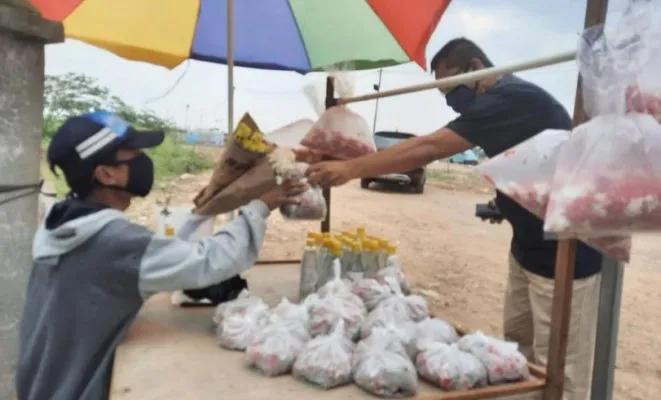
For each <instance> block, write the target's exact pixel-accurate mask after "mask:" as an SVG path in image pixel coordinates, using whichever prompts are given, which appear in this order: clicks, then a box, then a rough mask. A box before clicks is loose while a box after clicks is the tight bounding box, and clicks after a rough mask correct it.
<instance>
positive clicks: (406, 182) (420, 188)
mask: <svg viewBox="0 0 661 400" xmlns="http://www.w3.org/2000/svg"><path fill="white" fill-rule="evenodd" d="M412 137H415V135H412V134H410V133H404V132H388V131H381V132H376V133H375V134H374V143H375V144H376V149H377V150H378V151H381V150H385V149H387V148H389V147H392V146H394V145H396V144H399V143H401V142H403V141H404V140H407V139H410V138H412ZM426 181H427V172H426V169H425V167H422V168H416V169H414V170H413V171H407V172H400V173H395V174H387V175H381V176H376V177H372V178H363V179H361V180H360V187H362V188H363V189H367V188H369V186H370V183H372V182H377V183H385V184H396V185H400V186H403V187H409V188H411V190H412V191H413V192H414V193H422V192H424V190H425V182H426Z"/></svg>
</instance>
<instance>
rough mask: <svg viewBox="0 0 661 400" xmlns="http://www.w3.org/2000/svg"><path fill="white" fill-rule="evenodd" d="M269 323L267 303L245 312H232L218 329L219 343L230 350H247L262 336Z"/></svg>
mask: <svg viewBox="0 0 661 400" xmlns="http://www.w3.org/2000/svg"><path fill="white" fill-rule="evenodd" d="M267 323H268V307H267V306H266V304H257V305H255V306H253V307H251V308H248V309H247V310H246V312H245V313H243V314H238V313H237V314H230V315H229V316H228V317H227V318H224V319H223V320H222V322H221V323H220V325H218V328H217V330H216V335H217V338H218V345H219V346H220V347H223V348H226V349H230V350H245V349H246V348H248V347H249V346H251V345H252V344H253V343H254V342H255V341H256V340H257V339H258V338H259V337H260V335H261V333H262V329H264V327H265V326H266V324H267Z"/></svg>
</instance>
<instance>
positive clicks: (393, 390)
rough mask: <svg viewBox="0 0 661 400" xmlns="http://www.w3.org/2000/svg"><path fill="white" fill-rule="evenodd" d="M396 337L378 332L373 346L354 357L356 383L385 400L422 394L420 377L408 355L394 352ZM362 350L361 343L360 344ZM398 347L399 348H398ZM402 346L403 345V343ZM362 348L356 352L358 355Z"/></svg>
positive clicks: (372, 343) (363, 349) (364, 348)
mask: <svg viewBox="0 0 661 400" xmlns="http://www.w3.org/2000/svg"><path fill="white" fill-rule="evenodd" d="M393 343H398V342H397V341H394V342H393V340H392V337H391V336H390V335H388V334H386V333H384V334H383V335H381V334H378V333H376V332H375V335H374V338H373V340H372V342H371V343H370V345H369V347H367V346H365V347H363V348H362V349H360V353H359V354H357V355H356V356H355V358H354V360H355V363H354V365H355V370H354V374H353V378H354V381H355V382H356V384H357V385H358V386H359V387H361V388H362V389H364V390H366V391H368V392H370V393H373V394H375V395H377V396H382V397H409V396H413V395H415V394H416V393H417V391H418V375H417V372H416V369H415V366H414V365H413V363H412V362H411V359H410V358H409V357H408V355H407V354H406V352H405V351H404V354H402V353H401V351H402V350H400V351H397V352H395V351H390V349H391V348H392V346H393V345H394V344H393ZM358 346H359V347H360V344H359V345H358ZM394 346H397V345H394ZM400 346H401V343H400ZM358 351H359V349H358V348H357V349H356V352H358Z"/></svg>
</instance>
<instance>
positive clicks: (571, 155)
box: [480, 2, 661, 261]
mask: <svg viewBox="0 0 661 400" xmlns="http://www.w3.org/2000/svg"><path fill="white" fill-rule="evenodd" d="M660 18H661V9H660V8H659V6H658V5H657V4H656V3H654V2H634V3H631V4H630V5H629V7H628V8H627V10H626V11H625V12H624V13H623V14H622V16H621V19H620V21H619V22H617V23H615V24H613V25H612V26H609V27H608V29H607V28H605V27H603V26H599V27H593V28H590V29H587V30H586V31H585V32H583V34H582V35H581V38H580V41H579V49H578V57H577V61H578V65H579V69H580V73H581V78H582V84H583V102H584V103H583V106H584V109H585V111H586V113H587V114H588V116H589V117H590V118H591V119H590V120H589V121H588V122H586V123H584V124H581V125H579V126H577V127H576V128H574V130H573V131H572V132H562V131H545V132H542V133H540V134H539V135H537V137H535V138H532V139H530V140H528V141H526V142H524V143H521V144H520V145H518V146H516V147H515V148H512V149H510V150H508V151H505V152H504V153H502V154H500V155H498V156H497V157H495V158H493V159H491V160H489V161H488V162H486V163H485V164H484V165H483V166H482V167H481V168H480V172H481V173H482V174H483V175H484V176H485V177H486V178H487V179H488V180H489V181H490V182H491V183H493V184H494V185H495V186H496V188H497V189H498V190H500V191H501V192H502V193H504V194H506V195H507V196H509V197H511V198H512V199H513V200H515V201H517V202H518V203H519V204H521V205H522V206H523V207H525V208H527V209H528V210H530V211H531V212H532V213H533V214H535V215H537V216H539V217H540V218H543V219H544V221H545V225H544V229H545V230H546V231H549V232H556V233H558V234H559V235H560V237H575V238H578V239H580V240H582V241H584V242H586V243H587V244H588V245H591V246H593V247H595V248H597V249H599V250H601V251H602V252H603V253H605V254H607V255H609V256H611V257H614V258H617V259H619V260H622V261H628V260H629V254H630V246H631V239H630V235H631V234H633V233H640V232H655V231H658V230H661V161H659V158H658V154H659V151H660V150H661V124H659V121H660V120H661V77H660V76H659V74H658V71H659V69H660V68H661V25H659V23H658V21H659V19H660Z"/></svg>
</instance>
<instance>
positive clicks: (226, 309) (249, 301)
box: [212, 289, 268, 325]
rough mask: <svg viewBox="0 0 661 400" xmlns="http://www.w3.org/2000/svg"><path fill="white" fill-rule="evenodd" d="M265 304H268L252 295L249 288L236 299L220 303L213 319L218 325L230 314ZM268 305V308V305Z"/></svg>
mask: <svg viewBox="0 0 661 400" xmlns="http://www.w3.org/2000/svg"><path fill="white" fill-rule="evenodd" d="M264 306H266V303H264V300H262V299H260V298H259V297H257V296H252V295H251V294H250V292H249V291H248V289H244V290H242V291H241V293H239V295H238V296H237V297H236V299H234V300H231V301H227V302H225V303H220V304H218V306H217V307H216V309H215V311H214V314H213V317H212V320H213V322H214V323H215V324H216V325H218V324H220V323H221V322H222V321H223V318H227V317H228V316H230V315H235V314H239V315H243V314H245V313H246V312H247V311H249V309H251V308H253V307H258V308H261V307H264ZM266 307H267V308H268V306H266Z"/></svg>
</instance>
